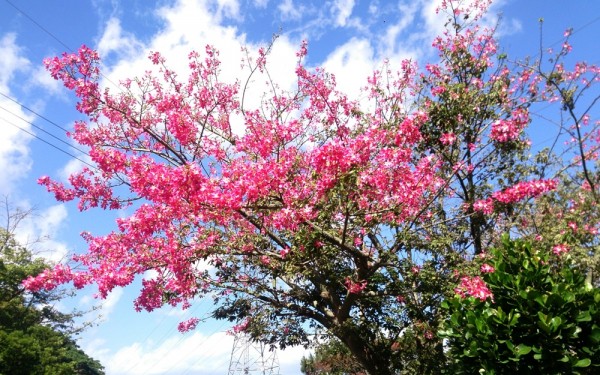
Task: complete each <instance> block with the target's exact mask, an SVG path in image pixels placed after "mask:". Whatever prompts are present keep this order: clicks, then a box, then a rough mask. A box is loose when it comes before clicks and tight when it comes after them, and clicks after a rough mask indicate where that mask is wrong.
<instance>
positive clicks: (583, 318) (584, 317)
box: [575, 311, 592, 322]
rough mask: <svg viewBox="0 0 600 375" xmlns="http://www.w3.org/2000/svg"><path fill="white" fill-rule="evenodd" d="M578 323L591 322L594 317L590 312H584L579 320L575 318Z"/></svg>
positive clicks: (578, 316) (578, 317) (579, 316)
mask: <svg viewBox="0 0 600 375" xmlns="http://www.w3.org/2000/svg"><path fill="white" fill-rule="evenodd" d="M575 320H577V321H578V322H589V321H591V320H592V316H591V315H590V312H589V311H582V312H581V313H580V314H579V315H577V318H575Z"/></svg>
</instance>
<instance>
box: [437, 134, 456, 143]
mask: <svg viewBox="0 0 600 375" xmlns="http://www.w3.org/2000/svg"><path fill="white" fill-rule="evenodd" d="M455 141H456V135H455V134H454V133H444V134H442V136H441V137H440V142H442V144H444V145H451V144H453V143H454V142H455Z"/></svg>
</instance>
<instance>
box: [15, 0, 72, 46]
mask: <svg viewBox="0 0 600 375" xmlns="http://www.w3.org/2000/svg"><path fill="white" fill-rule="evenodd" d="M4 1H6V2H7V3H8V5H10V6H12V7H13V8H15V9H16V10H17V11H18V12H19V13H21V14H22V15H23V16H25V17H26V18H27V19H28V20H29V21H31V22H32V23H33V24H34V25H36V26H37V27H38V28H40V29H41V30H42V31H43V32H45V33H46V34H48V35H50V37H52V39H54V40H56V41H57V42H58V43H60V44H61V45H62V46H63V47H65V48H66V49H68V50H69V51H71V52H73V49H71V47H69V46H68V45H67V44H65V43H64V42H63V41H62V40H60V39H59V38H58V37H57V36H56V35H54V34H52V33H51V32H50V31H49V30H48V29H46V28H45V27H44V26H42V25H41V24H39V23H38V22H37V21H36V20H34V19H33V18H32V17H30V16H29V15H28V14H27V13H25V12H24V11H22V10H21V9H20V8H19V7H17V6H16V5H15V4H13V3H12V2H11V1H9V0H4Z"/></svg>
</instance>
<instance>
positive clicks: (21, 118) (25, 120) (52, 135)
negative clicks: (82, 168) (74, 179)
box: [0, 105, 89, 156]
mask: <svg viewBox="0 0 600 375" xmlns="http://www.w3.org/2000/svg"><path fill="white" fill-rule="evenodd" d="M0 109H1V110H3V111H5V112H8V113H9V114H11V115H13V116H14V117H16V118H18V119H19V120H21V121H24V122H26V123H28V124H29V125H31V126H33V127H34V128H36V129H38V130H40V131H42V132H44V133H46V134H48V135H49V136H50V137H52V138H54V139H56V140H57V141H59V142H61V143H63V144H65V145H67V146H69V147H71V148H72V149H74V150H77V151H79V152H81V153H82V154H84V155H87V156H89V154H88V153H87V152H85V151H83V150H82V149H80V148H78V147H75V146H73V145H72V144H70V143H69V142H67V141H65V140H63V139H60V138H58V137H57V136H55V135H54V134H52V133H50V132H49V131H47V130H45V129H44V128H42V127H40V126H38V125H36V124H34V123H33V122H31V121H29V120H27V119H25V118H23V117H21V116H19V115H17V114H16V113H14V112H12V111H11V110H9V109H7V108H4V107H3V106H1V105H0Z"/></svg>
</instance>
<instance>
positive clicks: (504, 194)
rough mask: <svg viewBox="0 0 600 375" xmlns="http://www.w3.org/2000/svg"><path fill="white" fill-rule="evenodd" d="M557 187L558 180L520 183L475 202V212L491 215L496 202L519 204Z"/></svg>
mask: <svg viewBox="0 0 600 375" xmlns="http://www.w3.org/2000/svg"><path fill="white" fill-rule="evenodd" d="M557 185H558V181H557V180H533V181H526V182H519V183H518V184H516V185H514V186H511V187H509V188H506V189H504V190H502V191H497V192H495V193H493V194H492V196H491V197H489V198H487V199H482V200H478V201H476V202H474V203H473V210H475V211H478V212H482V213H484V214H486V215H489V214H491V213H492V212H493V211H494V202H499V203H504V204H509V203H516V202H519V201H521V200H523V199H525V198H536V197H538V196H540V195H542V194H544V193H546V192H548V191H552V190H555V189H556V187H557Z"/></svg>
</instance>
